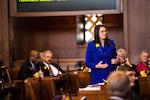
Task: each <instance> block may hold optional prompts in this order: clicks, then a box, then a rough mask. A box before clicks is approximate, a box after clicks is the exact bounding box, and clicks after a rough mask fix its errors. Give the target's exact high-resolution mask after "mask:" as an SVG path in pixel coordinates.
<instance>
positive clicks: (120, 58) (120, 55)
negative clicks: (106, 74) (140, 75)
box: [112, 48, 133, 69]
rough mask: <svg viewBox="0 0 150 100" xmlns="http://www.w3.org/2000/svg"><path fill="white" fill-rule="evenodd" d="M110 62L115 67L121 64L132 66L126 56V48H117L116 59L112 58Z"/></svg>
mask: <svg viewBox="0 0 150 100" xmlns="http://www.w3.org/2000/svg"><path fill="white" fill-rule="evenodd" d="M112 63H113V64H114V65H115V66H116V69H117V68H118V67H120V66H122V65H128V66H133V64H131V63H130V60H129V58H127V53H126V50H125V49H122V48H120V49H117V59H112Z"/></svg>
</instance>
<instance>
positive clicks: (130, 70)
mask: <svg viewBox="0 0 150 100" xmlns="http://www.w3.org/2000/svg"><path fill="white" fill-rule="evenodd" d="M117 71H123V72H125V74H126V75H127V76H128V78H129V82H130V84H129V86H130V91H129V96H130V98H132V99H131V100H141V96H139V94H140V93H139V84H138V78H137V76H136V71H135V66H132V67H131V66H129V65H123V66H120V67H119V68H118V70H117Z"/></svg>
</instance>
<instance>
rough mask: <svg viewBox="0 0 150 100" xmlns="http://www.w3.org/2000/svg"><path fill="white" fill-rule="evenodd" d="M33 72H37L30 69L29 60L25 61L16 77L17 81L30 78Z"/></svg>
mask: <svg viewBox="0 0 150 100" xmlns="http://www.w3.org/2000/svg"><path fill="white" fill-rule="evenodd" d="M35 72H37V70H36V69H33V68H32V65H31V63H30V61H29V59H27V60H26V61H25V62H24V63H23V64H22V65H21V68H20V71H19V75H18V79H21V80H24V79H26V78H28V77H32V76H33V74H34V73H35Z"/></svg>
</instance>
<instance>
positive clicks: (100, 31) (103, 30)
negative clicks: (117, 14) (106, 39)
mask: <svg viewBox="0 0 150 100" xmlns="http://www.w3.org/2000/svg"><path fill="white" fill-rule="evenodd" d="M104 32H105V33H108V31H107V30H102V31H100V33H104Z"/></svg>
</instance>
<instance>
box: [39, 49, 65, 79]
mask: <svg viewBox="0 0 150 100" xmlns="http://www.w3.org/2000/svg"><path fill="white" fill-rule="evenodd" d="M52 59H53V53H52V51H50V50H46V51H44V52H42V53H41V60H42V62H41V63H40V64H39V65H38V70H42V72H43V73H44V76H51V75H52V76H57V75H58V74H62V73H65V72H64V71H63V69H62V68H61V67H60V66H59V65H58V64H56V63H52Z"/></svg>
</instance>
